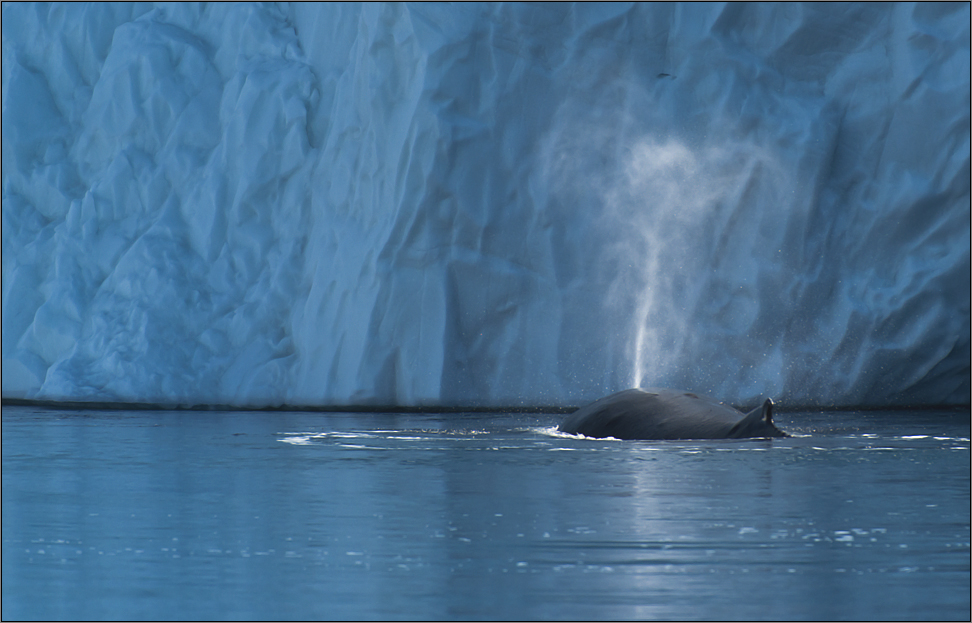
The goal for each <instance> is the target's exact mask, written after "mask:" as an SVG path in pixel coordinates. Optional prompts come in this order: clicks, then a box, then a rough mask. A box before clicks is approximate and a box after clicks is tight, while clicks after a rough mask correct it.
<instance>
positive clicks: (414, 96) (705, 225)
mask: <svg viewBox="0 0 972 623" xmlns="http://www.w3.org/2000/svg"><path fill="white" fill-rule="evenodd" d="M969 106H970V99H969V5H968V4H946V5H932V4H917V5H907V4H901V5H894V6H890V7H889V6H873V5H872V4H869V3H865V4H858V5H831V4H823V5H793V4H783V5H739V4H730V5H728V6H722V5H710V4H705V5H675V6H671V5H654V4H649V5H634V6H629V5H606V4H592V5H579V6H567V5H547V4H543V5H461V6H443V5H419V6H410V5H406V6H402V5H340V4H325V5H313V4H296V5H291V6H256V5H226V4H216V5H210V6H205V7H198V6H195V5H193V6H188V5H162V6H156V7H152V6H143V5H125V4H95V5H81V6H79V5H76V4H73V3H68V4H56V5H42V6H40V5H33V4H5V5H4V7H3V393H4V396H8V397H15V396H27V397H33V398H55V399H58V398H65V399H98V400H124V401H131V400H139V401H142V400H144V401H164V402H193V403H198V402H209V403H231V404H241V405H242V404H277V403H282V402H285V403H292V404H344V403H376V404H388V403H398V404H425V403H428V404H498V405H502V404H522V403H528V404H531V403H532V404H554V403H562V404H576V403H580V402H583V401H585V400H588V399H593V398H596V397H598V396H600V395H602V394H605V393H607V392H610V391H614V390H618V389H622V388H625V387H630V386H635V385H646V386H647V385H668V386H676V387H683V388H687V389H692V390H695V391H699V392H704V393H707V394H711V395H713V396H715V397H717V398H719V399H724V400H728V401H731V402H735V403H737V404H741V403H746V402H751V401H753V400H754V399H756V398H757V397H758V396H773V397H774V398H776V399H778V400H781V401H784V402H787V401H789V402H791V403H800V404H808V403H809V404H840V405H855V404H892V403H902V402H912V403H934V404H942V403H967V402H968V401H969V396H970V385H969V371H970V367H969V360H970V350H969V341H970V329H969V314H970V312H969V310H970V304H969V292H970V290H969V275H970V264H969V249H970V236H969V226H970V222H969V221H970V219H969V214H970V192H969V188H970V183H969V177H970V160H969V153H970V152H969Z"/></svg>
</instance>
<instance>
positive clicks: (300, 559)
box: [2, 407, 970, 620]
mask: <svg viewBox="0 0 972 623" xmlns="http://www.w3.org/2000/svg"><path fill="white" fill-rule="evenodd" d="M562 417H563V416H559V415H547V414H541V415H524V414H504V413H491V414H481V413H480V414H421V413H420V414H406V415H402V414H362V413H355V414H342V413H336V414H335V413H306V412H304V413H292V412H273V413H271V412H187V411H56V410H45V409H38V408H32V407H7V408H4V409H3V413H2V426H3V438H2V440H3V441H2V443H3V515H2V517H3V602H2V604H3V605H2V610H3V612H2V614H3V618H4V619H5V620H9V619H193V620H195V619H484V618H485V619H574V618H576V619H653V618H661V619H807V620H826V619H930V620H938V619H965V620H968V619H969V616H970V606H969V581H970V550H969V540H970V535H969V522H970V500H969V493H970V480H969V474H970V464H969V445H970V444H969V424H970V418H969V413H968V412H967V411H893V412H874V411H871V412H824V413H796V412H790V413H787V412H785V411H783V412H781V413H779V414H778V415H777V418H776V419H777V422H778V423H779V424H780V426H781V428H784V429H785V430H788V431H790V432H791V433H794V435H795V436H794V437H792V438H788V439H774V440H735V441H681V442H671V441H669V442H632V441H614V440H590V439H579V438H572V437H569V436H563V435H559V434H557V433H556V432H555V427H556V425H557V423H558V422H559V421H560V419H561V418H562Z"/></svg>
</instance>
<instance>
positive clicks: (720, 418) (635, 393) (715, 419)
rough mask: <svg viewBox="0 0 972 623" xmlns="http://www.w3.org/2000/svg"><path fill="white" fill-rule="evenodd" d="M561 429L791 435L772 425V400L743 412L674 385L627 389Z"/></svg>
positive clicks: (641, 435) (619, 434)
mask: <svg viewBox="0 0 972 623" xmlns="http://www.w3.org/2000/svg"><path fill="white" fill-rule="evenodd" d="M558 430H560V431H561V432H563V433H571V434H574V435H577V434H580V435H584V436H586V437H600V438H603V437H614V438H616V439H741V438H747V437H789V435H787V434H786V433H784V432H783V431H781V430H780V429H778V428H776V426H774V425H773V401H772V400H770V399H768V398H767V399H766V401H765V402H764V403H763V404H762V405H761V406H760V407H758V408H756V409H753V410H752V411H750V412H749V413H746V414H743V413H742V412H741V411H737V410H736V409H733V408H732V407H729V406H726V405H724V404H722V403H720V402H716V401H715V400H713V399H711V398H707V397H705V396H698V395H696V394H693V393H691V392H686V391H682V390H677V389H661V388H651V389H640V388H636V389H627V390H625V391H622V392H618V393H616V394H611V395H610V396H607V397H606V398H601V399H600V400H598V401H597V402H594V403H591V404H589V405H587V406H586V407H581V408H580V409H578V410H577V411H575V412H574V413H572V414H571V415H569V416H567V417H566V418H565V419H564V421H563V422H562V423H561V424H560V427H559V429H558Z"/></svg>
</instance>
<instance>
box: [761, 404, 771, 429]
mask: <svg viewBox="0 0 972 623" xmlns="http://www.w3.org/2000/svg"><path fill="white" fill-rule="evenodd" d="M760 408H761V410H762V416H763V421H764V422H766V423H767V424H772V423H773V400H772V399H771V398H767V399H766V402H764V403H763V406H762V407H760Z"/></svg>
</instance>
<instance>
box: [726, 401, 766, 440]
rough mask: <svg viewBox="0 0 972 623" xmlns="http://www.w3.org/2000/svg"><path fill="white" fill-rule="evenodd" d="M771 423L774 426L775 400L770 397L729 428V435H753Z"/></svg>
mask: <svg viewBox="0 0 972 623" xmlns="http://www.w3.org/2000/svg"><path fill="white" fill-rule="evenodd" d="M767 425H769V426H770V427H772V428H775V427H773V401H772V400H771V399H769V398H767V399H766V401H765V402H763V404H762V406H759V407H756V408H755V409H753V410H752V411H750V412H749V413H747V414H746V416H745V417H743V419H741V420H739V421H738V422H736V425H735V426H733V427H732V428H731V429H730V430H729V434H728V437H730V438H738V437H751V436H753V433H754V432H755V431H759V430H763V429H765V428H766V426H767Z"/></svg>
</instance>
